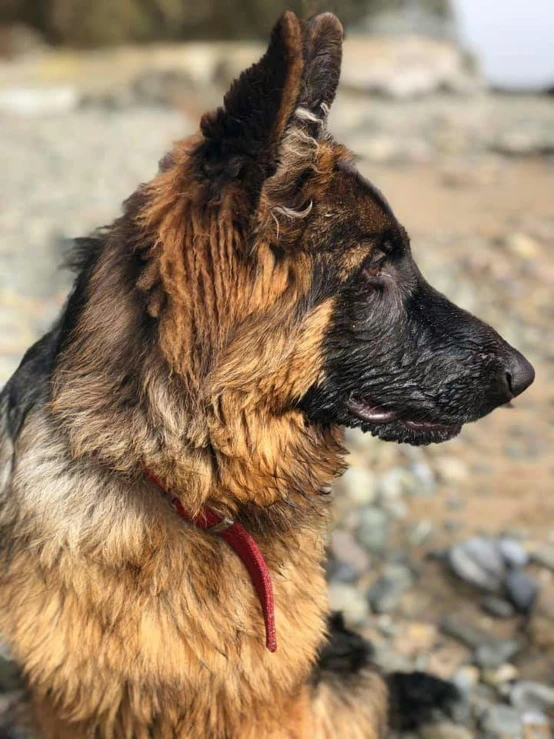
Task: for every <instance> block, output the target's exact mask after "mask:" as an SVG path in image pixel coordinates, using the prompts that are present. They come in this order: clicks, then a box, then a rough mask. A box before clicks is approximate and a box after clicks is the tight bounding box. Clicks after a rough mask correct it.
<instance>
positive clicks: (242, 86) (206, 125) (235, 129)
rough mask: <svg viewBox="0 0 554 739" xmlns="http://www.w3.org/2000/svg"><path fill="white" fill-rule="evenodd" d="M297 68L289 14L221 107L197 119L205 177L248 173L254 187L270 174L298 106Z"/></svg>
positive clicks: (295, 25)
mask: <svg viewBox="0 0 554 739" xmlns="http://www.w3.org/2000/svg"><path fill="white" fill-rule="evenodd" d="M303 68H304V55H303V34H302V25H301V23H300V21H299V19H298V18H297V17H296V15H295V14H294V13H292V12H290V11H289V12H287V13H285V14H284V15H283V16H282V17H281V19H280V20H279V21H278V22H277V23H276V25H275V27H274V28H273V31H272V34H271V40H270V42H269V47H268V49H267V51H266V53H265V54H264V56H263V57H262V58H261V59H260V61H259V62H257V63H256V64H254V65H253V66H252V67H250V68H249V69H247V70H246V71H245V72H243V73H242V74H241V75H240V77H239V78H238V79H237V80H235V82H233V84H232V86H231V88H230V90H229V91H228V92H227V94H226V95H225V99H224V104H223V107H221V108H218V109H217V110H216V111H214V112H212V113H207V114H206V115H204V117H203V118H202V121H201V123H200V128H201V131H202V133H203V134H204V138H205V143H204V145H203V146H202V150H201V155H202V160H203V169H204V171H205V173H206V174H207V175H208V177H210V178H211V179H214V178H216V179H218V178H220V177H222V176H223V177H226V178H234V177H237V176H240V174H241V173H243V172H244V170H248V176H249V178H252V177H253V178H254V179H255V180H258V182H257V183H256V184H258V185H259V184H261V183H260V179H261V180H262V181H263V179H265V178H266V177H267V176H269V175H270V174H271V172H272V170H273V169H274V167H275V165H276V162H277V157H278V152H279V144H280V142H281V139H282V137H283V134H284V132H285V129H286V126H287V123H288V121H289V118H290V117H291V115H292V113H293V111H294V109H295V107H296V105H297V102H298V97H299V94H300V90H301V88H302V71H303Z"/></svg>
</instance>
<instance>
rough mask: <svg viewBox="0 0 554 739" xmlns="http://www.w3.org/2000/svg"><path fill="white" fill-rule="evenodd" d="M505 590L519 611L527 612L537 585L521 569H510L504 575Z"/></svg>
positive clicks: (532, 601)
mask: <svg viewBox="0 0 554 739" xmlns="http://www.w3.org/2000/svg"><path fill="white" fill-rule="evenodd" d="M505 587H506V592H507V593H508V596H509V598H510V600H511V602H512V603H513V604H514V606H515V607H516V608H517V610H518V611H519V612H520V613H529V611H530V610H531V609H532V607H533V604H534V603H535V600H536V598H537V594H538V592H539V586H538V585H537V583H536V582H535V581H534V580H533V578H532V577H531V576H530V575H528V574H527V573H526V572H523V571H522V570H510V571H509V572H508V573H507V575H506V581H505Z"/></svg>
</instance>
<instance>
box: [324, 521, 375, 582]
mask: <svg viewBox="0 0 554 739" xmlns="http://www.w3.org/2000/svg"><path fill="white" fill-rule="evenodd" d="M330 549H331V552H332V553H333V555H334V556H335V557H336V558H337V559H338V560H340V561H341V562H345V563H346V564H348V565H350V567H352V568H353V569H354V570H355V571H356V573H357V574H358V575H361V574H362V573H363V572H367V571H368V570H369V568H370V566H371V559H370V557H369V554H368V553H367V552H366V550H365V549H364V548H363V547H361V546H360V545H359V544H358V542H357V541H356V540H355V539H354V537H353V536H352V534H351V533H349V532H348V531H340V530H339V529H337V530H335V531H333V533H332V534H331V547H330Z"/></svg>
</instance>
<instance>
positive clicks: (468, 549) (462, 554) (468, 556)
mask: <svg viewBox="0 0 554 739" xmlns="http://www.w3.org/2000/svg"><path fill="white" fill-rule="evenodd" d="M448 559H449V562H450V566H451V568H452V570H453V571H454V572H455V574H456V575H458V577H459V578H460V579H462V580H464V581H465V582H467V583H470V584H471V585H475V586H476V587H478V588H480V589H481V590H486V591H489V592H493V593H496V592H499V591H500V590H501V588H502V584H503V581H504V576H505V574H506V568H505V565H504V560H503V558H502V555H501V553H500V551H499V549H498V546H497V544H496V542H495V541H494V540H493V539H489V538H486V537H474V538H472V539H468V540H467V541H464V542H462V543H461V544H457V545H456V546H454V547H452V549H451V550H450V552H449V557H448Z"/></svg>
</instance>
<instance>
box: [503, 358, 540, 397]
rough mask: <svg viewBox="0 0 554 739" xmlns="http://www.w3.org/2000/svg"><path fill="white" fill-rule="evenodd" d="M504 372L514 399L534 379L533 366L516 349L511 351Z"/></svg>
mask: <svg viewBox="0 0 554 739" xmlns="http://www.w3.org/2000/svg"><path fill="white" fill-rule="evenodd" d="M505 370H506V379H507V381H508V387H509V388H510V392H511V393H512V396H513V397H514V398H515V397H516V395H521V393H522V392H523V391H524V390H527V388H528V387H529V385H530V384H531V383H532V382H533V380H534V379H535V370H534V369H533V365H532V364H531V363H530V362H528V361H527V360H526V359H525V357H524V356H523V354H520V353H519V352H518V351H517V350H516V349H512V350H511V352H510V354H509V356H508V358H507V361H506V363H505Z"/></svg>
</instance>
